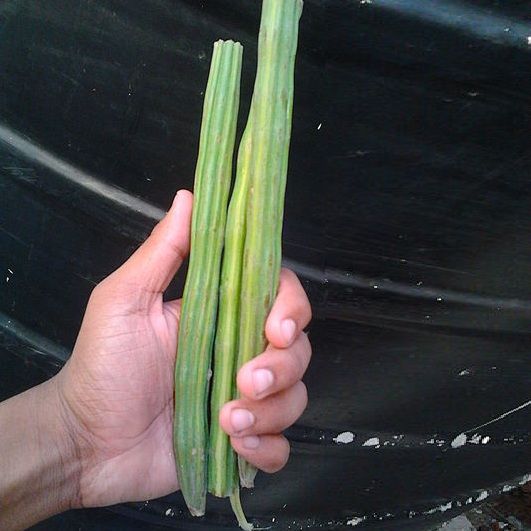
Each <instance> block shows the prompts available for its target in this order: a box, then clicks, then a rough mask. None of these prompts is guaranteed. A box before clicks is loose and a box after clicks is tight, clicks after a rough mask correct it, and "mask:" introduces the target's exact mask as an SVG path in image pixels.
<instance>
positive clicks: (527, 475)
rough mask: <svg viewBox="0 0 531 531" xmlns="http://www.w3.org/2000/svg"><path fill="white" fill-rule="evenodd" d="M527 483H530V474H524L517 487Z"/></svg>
mask: <svg viewBox="0 0 531 531" xmlns="http://www.w3.org/2000/svg"><path fill="white" fill-rule="evenodd" d="M528 481H531V474H526V475H525V476H524V477H523V478H522V479H521V480H520V481H519V482H518V484H519V485H525V484H526V483H527V482H528Z"/></svg>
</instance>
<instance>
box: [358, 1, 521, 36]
mask: <svg viewBox="0 0 531 531" xmlns="http://www.w3.org/2000/svg"><path fill="white" fill-rule="evenodd" d="M360 4H361V5H364V4H372V0H360ZM530 38H531V37H530Z"/></svg>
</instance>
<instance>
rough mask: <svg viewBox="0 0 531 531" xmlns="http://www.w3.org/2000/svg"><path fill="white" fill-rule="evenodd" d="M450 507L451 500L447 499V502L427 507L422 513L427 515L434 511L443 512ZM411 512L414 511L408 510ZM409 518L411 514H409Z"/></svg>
mask: <svg viewBox="0 0 531 531" xmlns="http://www.w3.org/2000/svg"><path fill="white" fill-rule="evenodd" d="M451 508H452V502H451V501H449V502H448V503H443V504H441V505H437V507H433V508H432V509H428V510H427V511H422V514H423V515H425V516H427V515H429V514H435V513H444V512H446V511H448V510H450V509H451ZM411 512H414V511H410V514H411ZM410 518H411V516H410Z"/></svg>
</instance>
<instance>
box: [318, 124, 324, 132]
mask: <svg viewBox="0 0 531 531" xmlns="http://www.w3.org/2000/svg"><path fill="white" fill-rule="evenodd" d="M321 127H323V124H322V122H321V123H320V124H319V125H318V126H317V131H320V130H321Z"/></svg>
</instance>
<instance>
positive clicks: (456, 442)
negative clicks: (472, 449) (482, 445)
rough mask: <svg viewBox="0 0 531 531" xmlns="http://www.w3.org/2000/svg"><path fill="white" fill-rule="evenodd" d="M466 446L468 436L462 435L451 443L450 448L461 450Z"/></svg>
mask: <svg viewBox="0 0 531 531" xmlns="http://www.w3.org/2000/svg"><path fill="white" fill-rule="evenodd" d="M465 444H466V435H465V434H464V433H460V434H459V435H458V436H457V437H455V439H454V440H453V441H452V442H451V443H450V446H451V447H452V448H460V447H461V446H464V445H465Z"/></svg>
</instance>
